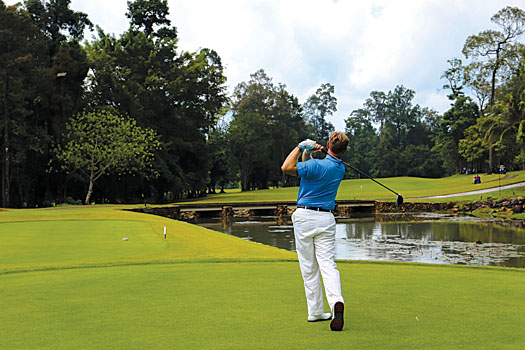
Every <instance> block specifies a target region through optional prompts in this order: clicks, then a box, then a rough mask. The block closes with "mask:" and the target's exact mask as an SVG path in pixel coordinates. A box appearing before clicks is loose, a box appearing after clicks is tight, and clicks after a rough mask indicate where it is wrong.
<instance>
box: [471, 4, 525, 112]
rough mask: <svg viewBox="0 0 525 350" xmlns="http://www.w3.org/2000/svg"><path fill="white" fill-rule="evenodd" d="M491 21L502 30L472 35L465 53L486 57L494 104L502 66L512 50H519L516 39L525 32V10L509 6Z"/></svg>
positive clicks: (475, 57) (491, 103) (491, 98)
mask: <svg viewBox="0 0 525 350" xmlns="http://www.w3.org/2000/svg"><path fill="white" fill-rule="evenodd" d="M491 21H492V22H493V23H495V24H496V25H497V26H498V27H500V28H501V31H496V30H486V31H483V32H481V33H479V34H478V35H471V36H469V37H468V38H467V40H466V41H465V45H464V46H463V54H464V55H465V57H466V58H469V57H472V58H474V59H478V60H479V59H480V58H486V59H485V60H484V65H485V66H486V67H488V68H489V69H490V76H491V78H490V82H491V92H490V101H489V104H490V105H491V106H492V105H494V101H495V94H496V81H497V78H498V72H499V70H500V68H501V67H502V66H503V65H504V64H505V63H506V59H507V57H508V56H509V55H511V53H510V52H512V51H516V50H517V48H518V47H517V45H516V40H517V39H518V37H519V36H520V35H521V34H523V33H524V32H525V12H524V11H523V10H521V9H519V8H517V7H510V6H507V7H505V8H503V9H501V10H500V11H498V12H497V13H496V14H495V15H494V16H492V18H491Z"/></svg>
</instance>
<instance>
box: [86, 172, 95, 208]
mask: <svg viewBox="0 0 525 350" xmlns="http://www.w3.org/2000/svg"><path fill="white" fill-rule="evenodd" d="M94 176H95V175H94V173H93V170H91V174H90V175H89V187H88V191H87V194H86V200H85V201H84V204H86V205H87V204H89V200H90V199H91V194H92V193H93V182H94V181H93V180H94V179H93V178H94Z"/></svg>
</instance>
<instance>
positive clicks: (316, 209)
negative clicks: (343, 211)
mask: <svg viewBox="0 0 525 350" xmlns="http://www.w3.org/2000/svg"><path fill="white" fill-rule="evenodd" d="M297 208H302V209H308V210H315V211H325V212H328V213H331V212H332V211H331V210H328V209H323V208H318V207H307V206H304V205H298V206H297Z"/></svg>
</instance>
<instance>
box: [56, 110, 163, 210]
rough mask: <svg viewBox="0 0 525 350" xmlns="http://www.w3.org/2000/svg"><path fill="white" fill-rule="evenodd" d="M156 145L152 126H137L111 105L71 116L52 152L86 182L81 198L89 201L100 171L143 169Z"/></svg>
mask: <svg viewBox="0 0 525 350" xmlns="http://www.w3.org/2000/svg"><path fill="white" fill-rule="evenodd" d="M159 149H160V142H159V141H158V139H157V135H156V133H155V132H154V131H153V130H151V129H143V128H140V127H139V126H137V123H136V121H135V120H133V119H131V118H128V117H123V116H120V115H118V114H116V113H114V112H113V111H112V110H111V109H101V110H98V111H95V112H90V113H82V114H79V115H77V116H76V117H73V118H71V119H70V120H69V122H68V124H67V135H66V143H65V145H64V146H60V145H58V147H57V148H56V149H55V151H54V153H55V156H56V158H57V160H58V162H59V163H61V164H62V167H63V169H64V170H72V171H78V172H79V173H80V174H82V175H83V177H84V178H85V179H86V180H87V181H88V182H89V190H88V193H87V196H86V200H85V204H89V203H90V202H89V199H90V197H91V193H92V189H93V184H94V183H95V182H96V181H97V180H98V179H99V178H100V177H101V176H102V175H107V174H111V173H117V174H122V173H130V172H144V171H145V170H146V169H148V168H150V167H151V165H152V161H153V158H154V153H155V151H157V150H159ZM153 174H154V175H157V174H155V173H153Z"/></svg>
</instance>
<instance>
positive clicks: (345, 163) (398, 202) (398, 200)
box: [321, 147, 403, 205]
mask: <svg viewBox="0 0 525 350" xmlns="http://www.w3.org/2000/svg"><path fill="white" fill-rule="evenodd" d="M321 151H322V152H323V153H325V154H328V151H327V150H325V149H324V147H323V148H321ZM341 162H343V164H344V165H346V166H347V167H349V168H351V169H352V170H354V171H355V172H358V173H359V174H361V175H363V176H364V177H367V178H369V179H370V180H372V181H374V182H375V183H376V184H378V185H381V186H383V187H384V188H386V189H387V190H389V191H390V192H393V193H395V194H397V197H396V204H397V205H401V204H403V196H402V195H400V194H399V193H397V192H396V191H394V190H392V189H390V188H388V187H386V186H385V185H383V184H382V183H380V182H379V181H376V180H374V179H373V178H372V177H371V176H368V175H367V174H365V173H363V172H362V171H361V170H359V169H357V168H354V167H353V166H351V165H350V164H348V163H347V162H345V161H344V160H341Z"/></svg>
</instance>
